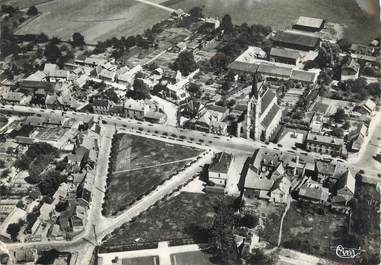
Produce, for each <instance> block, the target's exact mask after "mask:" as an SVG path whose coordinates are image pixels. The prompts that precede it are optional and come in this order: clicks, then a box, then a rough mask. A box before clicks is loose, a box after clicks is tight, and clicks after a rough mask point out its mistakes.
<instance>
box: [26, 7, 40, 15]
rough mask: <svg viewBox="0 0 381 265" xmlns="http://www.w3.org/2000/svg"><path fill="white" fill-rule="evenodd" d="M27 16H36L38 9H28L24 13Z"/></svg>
mask: <svg viewBox="0 0 381 265" xmlns="http://www.w3.org/2000/svg"><path fill="white" fill-rule="evenodd" d="M26 13H27V14H28V16H31V17H32V16H37V15H38V9H37V8H36V7H35V6H31V7H29V8H28V11H27V12H26Z"/></svg>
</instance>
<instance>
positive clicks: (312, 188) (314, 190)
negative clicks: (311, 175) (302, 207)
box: [298, 179, 330, 203]
mask: <svg viewBox="0 0 381 265" xmlns="http://www.w3.org/2000/svg"><path fill="white" fill-rule="evenodd" d="M329 195H330V193H329V190H328V188H325V187H323V185H322V184H320V183H319V182H316V181H313V180H311V179H308V180H307V181H306V182H305V183H304V184H303V185H302V186H301V187H300V189H299V192H298V197H299V199H300V200H304V201H309V202H313V203H326V202H327V201H328V198H329Z"/></svg>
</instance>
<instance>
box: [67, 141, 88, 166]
mask: <svg viewBox="0 0 381 265" xmlns="http://www.w3.org/2000/svg"><path fill="white" fill-rule="evenodd" d="M88 157H89V149H87V148H86V147H83V146H80V147H78V148H77V149H75V152H74V154H70V155H68V157H67V161H68V163H69V164H70V165H72V166H73V170H74V172H78V171H80V170H81V169H82V168H83V166H84V164H85V163H86V161H87V159H88Z"/></svg>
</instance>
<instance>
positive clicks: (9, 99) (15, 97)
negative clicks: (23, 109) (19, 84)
mask: <svg viewBox="0 0 381 265" xmlns="http://www.w3.org/2000/svg"><path fill="white" fill-rule="evenodd" d="M24 99H25V95H24V94H23V93H21V92H12V91H10V92H6V93H4V94H3V95H2V101H3V102H4V103H5V104H11V105H14V104H17V105H20V104H21V102H22V101H23V100H24Z"/></svg>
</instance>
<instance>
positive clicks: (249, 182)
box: [242, 149, 296, 206]
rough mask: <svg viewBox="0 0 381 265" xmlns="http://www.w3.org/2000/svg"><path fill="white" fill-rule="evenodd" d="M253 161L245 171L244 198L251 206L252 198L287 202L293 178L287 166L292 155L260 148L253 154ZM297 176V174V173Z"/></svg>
mask: <svg viewBox="0 0 381 265" xmlns="http://www.w3.org/2000/svg"><path fill="white" fill-rule="evenodd" d="M252 161H253V162H252V163H251V164H249V167H248V169H247V172H246V173H245V172H244V171H243V172H242V174H244V177H245V182H244V185H243V199H244V200H245V204H246V205H248V206H250V205H251V200H253V199H263V200H269V201H272V202H275V203H287V200H288V198H289V195H290V188H291V180H290V179H289V176H288V174H289V172H292V171H293V168H290V169H291V171H289V172H288V170H287V169H286V168H285V165H288V164H289V163H290V162H292V157H289V156H285V155H282V154H281V153H278V152H272V151H269V150H268V151H265V150H263V149H260V150H258V151H256V152H255V153H254V155H253V160H252ZM295 176H296V174H295Z"/></svg>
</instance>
